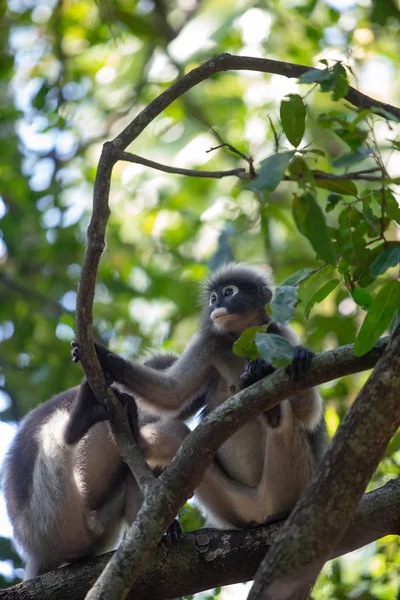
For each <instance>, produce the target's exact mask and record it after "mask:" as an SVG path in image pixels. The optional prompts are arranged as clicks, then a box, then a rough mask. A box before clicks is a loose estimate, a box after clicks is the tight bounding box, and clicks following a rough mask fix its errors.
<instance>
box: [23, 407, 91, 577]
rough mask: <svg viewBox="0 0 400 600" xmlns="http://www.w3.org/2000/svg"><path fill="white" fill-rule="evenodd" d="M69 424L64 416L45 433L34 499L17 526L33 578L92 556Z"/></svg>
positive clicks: (62, 413) (40, 437)
mask: <svg viewBox="0 0 400 600" xmlns="http://www.w3.org/2000/svg"><path fill="white" fill-rule="evenodd" d="M68 419H69V414H68V412H67V411H62V410H59V411H57V412H55V413H54V414H53V415H52V416H51V417H50V418H49V419H48V421H47V422H46V423H45V424H44V425H42V427H41V428H40V430H39V435H38V452H37V456H36V460H35V464H34V467H33V472H32V484H31V492H30V496H29V497H28V499H27V506H26V509H25V510H24V512H23V513H22V515H21V517H20V519H18V522H16V523H15V530H16V537H17V539H19V540H20V542H21V544H22V546H23V547H24V549H25V550H26V553H27V555H28V561H27V571H28V573H29V574H30V575H32V574H33V575H34V574H35V571H36V572H38V573H39V572H44V571H46V570H49V569H51V568H55V567H56V566H58V565H60V564H61V563H62V562H64V561H68V560H70V559H71V558H73V557H75V556H79V555H81V554H85V553H87V550H88V548H90V547H91V544H92V542H93V539H94V538H96V531H95V530H96V527H93V529H94V530H93V529H91V525H93V524H94V522H93V520H92V521H90V519H89V520H88V518H87V515H88V513H87V507H86V504H85V500H84V496H83V492H82V489H81V487H80V486H81V481H80V475H79V470H78V471H75V464H76V462H75V461H76V448H75V447H74V446H68V445H67V444H66V443H65V442H64V433H65V429H66V426H67V423H68Z"/></svg>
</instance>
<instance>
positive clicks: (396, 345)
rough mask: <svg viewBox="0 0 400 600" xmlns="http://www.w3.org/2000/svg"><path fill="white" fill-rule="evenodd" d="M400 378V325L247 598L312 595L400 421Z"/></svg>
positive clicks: (274, 599) (296, 598)
mask: <svg viewBox="0 0 400 600" xmlns="http://www.w3.org/2000/svg"><path fill="white" fill-rule="evenodd" d="M399 381H400V328H398V330H397V333H395V334H394V336H393V338H392V339H391V341H390V343H389V345H388V348H387V350H386V352H385V353H384V354H383V356H382V357H381V358H380V360H379V361H378V363H377V365H376V367H375V369H374V371H373V373H372V375H371V377H370V378H369V380H368V381H367V383H366V384H365V385H364V387H363V388H362V390H361V391H360V393H359V394H358V396H357V399H356V400H355V402H354V403H353V405H352V406H351V408H350V410H349V411H348V412H347V414H346V416H345V418H344V420H343V421H342V423H341V424H340V427H339V429H338V430H337V432H336V435H335V437H334V438H333V440H332V442H331V445H330V446H329V448H328V450H327V452H326V453H325V456H324V458H323V460H322V463H321V466H320V468H319V469H318V472H317V474H316V477H315V478H314V480H313V481H312V483H311V484H310V485H309V486H308V487H307V488H306V490H305V492H304V494H303V496H302V498H301V499H300V501H299V502H298V504H297V505H296V507H295V508H294V510H293V512H292V514H291V515H290V517H289V519H288V520H287V522H286V523H285V526H284V528H283V529H282V532H281V535H280V536H279V539H278V541H277V542H276V544H275V545H274V548H273V549H272V550H271V552H270V553H269V554H268V555H267V556H266V557H265V559H264V560H263V562H262V563H261V566H260V568H259V571H258V573H257V577H256V581H255V583H254V585H253V588H252V590H251V592H250V594H249V600H258V599H260V598H262V599H263V600H286V599H289V598H290V599H291V600H304V599H306V598H308V593H309V590H310V588H311V586H312V585H313V583H314V581H315V580H316V578H317V576H318V574H319V572H320V570H321V568H322V566H323V564H324V562H325V561H326V560H327V559H328V557H329V555H330V554H331V553H332V550H333V548H335V546H336V545H337V544H338V542H339V540H340V539H341V537H342V536H343V534H344V532H345V531H346V529H347V527H348V524H349V522H350V519H351V517H352V514H353V512H354V510H355V508H356V506H357V504H358V502H359V500H360V498H361V495H362V493H363V492H364V490H365V487H366V486H367V484H368V482H369V481H370V479H371V477H372V475H373V473H374V471H375V469H376V468H377V466H378V464H379V461H380V459H381V458H382V455H383V453H384V451H385V449H386V446H387V444H388V443H389V440H390V438H391V437H392V435H393V434H394V433H395V432H396V430H397V428H398V426H399V425H400V403H399ZM382 405H383V409H382V408H381V406H382ZM399 522H400V519H399Z"/></svg>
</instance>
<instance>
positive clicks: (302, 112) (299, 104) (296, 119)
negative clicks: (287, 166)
mask: <svg viewBox="0 0 400 600" xmlns="http://www.w3.org/2000/svg"><path fill="white" fill-rule="evenodd" d="M280 116H281V123H282V128H283V131H284V133H285V135H286V137H287V139H288V140H289V142H290V143H291V144H292V146H295V147H296V148H297V146H298V145H299V144H300V142H301V140H302V138H303V135H304V130H305V127H306V107H305V104H304V102H303V98H302V97H301V96H299V94H289V95H288V96H287V97H286V98H284V99H283V100H282V102H281V106H280Z"/></svg>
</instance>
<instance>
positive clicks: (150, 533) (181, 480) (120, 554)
mask: <svg viewBox="0 0 400 600" xmlns="http://www.w3.org/2000/svg"><path fill="white" fill-rule="evenodd" d="M387 343H388V338H383V339H381V340H380V342H379V343H378V344H377V346H375V348H374V349H373V350H371V351H370V352H369V353H368V354H365V355H364V356H362V357H355V356H354V354H353V350H354V346H353V345H348V346H343V347H341V348H337V349H336V350H330V351H329V352H324V353H323V354H320V355H318V356H315V357H314V359H313V362H312V364H311V367H310V370H309V372H308V373H307V375H306V377H305V378H304V380H303V381H301V382H298V383H294V382H292V381H290V379H289V377H288V375H286V374H285V372H284V371H283V370H279V371H276V372H275V373H273V374H272V375H270V376H269V377H266V378H264V379H263V380H261V381H259V382H257V383H256V384H254V385H252V386H250V387H249V388H247V389H245V390H242V391H241V392H239V393H237V394H235V395H234V396H232V397H231V398H229V399H228V400H226V401H225V402H224V403H223V404H222V405H221V406H219V407H218V408H216V409H215V410H213V411H212V413H211V414H209V415H208V416H207V417H206V418H205V419H204V420H203V421H202V422H201V423H200V424H199V425H198V426H197V427H196V429H195V430H194V431H193V432H192V433H191V434H190V435H189V436H188V437H187V438H186V440H185V441H184V442H183V444H182V446H181V448H180V449H179V451H178V453H177V455H176V456H175V458H174V460H173V461H172V462H171V464H170V465H169V466H168V467H167V469H166V470H165V471H164V473H163V474H162V475H161V476H160V477H159V478H158V479H157V486H158V487H157V492H156V493H154V494H151V496H150V495H147V496H146V498H145V500H144V502H143V505H142V507H141V509H140V511H139V513H138V515H137V517H136V520H135V522H134V523H133V525H132V526H131V528H130V529H129V531H128V532H127V534H126V536H125V537H124V539H123V540H122V542H121V545H120V546H119V548H118V550H117V551H116V552H115V554H114V555H113V557H112V558H111V560H110V562H109V563H108V565H107V566H106V568H105V569H104V571H103V573H102V574H101V576H100V577H99V579H98V581H97V582H96V583H95V585H94V586H93V588H92V590H91V591H90V592H89V594H88V596H87V598H88V599H90V600H93V599H94V598H96V600H100V599H104V600H106V599H107V600H110V599H112V598H114V597H115V598H121V599H123V598H126V597H127V594H128V592H129V590H130V588H131V587H132V585H133V583H134V581H135V580H136V578H137V577H138V574H139V572H140V570H141V569H142V568H143V565H144V564H146V562H147V561H148V560H149V557H150V552H151V551H152V549H153V548H154V547H155V545H156V544H157V542H158V541H159V540H160V538H161V536H162V534H163V533H164V531H165V530H166V529H167V527H168V525H169V524H170V523H171V522H172V521H173V519H174V518H175V515H176V514H177V512H178V510H179V508H180V507H181V506H183V504H184V503H185V502H186V501H187V500H188V498H190V497H191V496H192V494H193V491H194V489H195V488H196V487H197V486H198V484H199V483H200V481H201V479H202V477H203V474H204V471H205V469H206V468H207V466H208V465H209V464H210V462H211V461H212V458H213V456H214V454H215V452H216V451H217V449H218V448H219V447H220V446H221V444H222V443H223V442H224V441H225V440H226V439H228V438H229V437H230V436H231V435H232V434H233V433H234V432H235V431H237V430H238V429H240V427H241V426H243V423H245V422H246V421H248V420H249V419H250V418H252V417H255V416H257V415H259V414H261V413H263V412H265V411H266V410H269V409H270V408H273V407H274V406H276V405H277V404H279V403H280V402H282V400H284V399H285V398H289V397H290V396H293V395H295V394H296V393H298V392H300V391H302V390H305V389H307V388H309V387H313V386H315V385H319V384H321V383H324V382H326V381H331V380H332V379H336V378H337V377H341V376H344V375H349V374H350V373H355V372H359V371H363V370H365V369H369V368H371V367H373V365H374V364H375V363H376V361H377V360H378V358H379V357H380V356H381V354H382V352H383V351H384V349H385V348H386V346H387ZM193 456H196V468H195V469H194V468H193Z"/></svg>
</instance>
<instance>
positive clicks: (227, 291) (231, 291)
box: [222, 285, 239, 297]
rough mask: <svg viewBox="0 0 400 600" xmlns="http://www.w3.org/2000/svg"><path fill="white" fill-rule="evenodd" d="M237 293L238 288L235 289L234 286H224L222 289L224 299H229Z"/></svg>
mask: <svg viewBox="0 0 400 600" xmlns="http://www.w3.org/2000/svg"><path fill="white" fill-rule="evenodd" d="M238 291H239V288H237V287H236V285H226V286H225V287H224V288H222V295H223V296H225V297H230V296H234V295H235V294H237V293H238Z"/></svg>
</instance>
